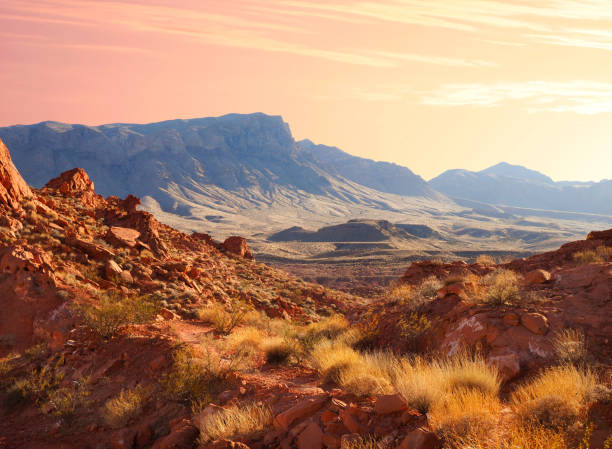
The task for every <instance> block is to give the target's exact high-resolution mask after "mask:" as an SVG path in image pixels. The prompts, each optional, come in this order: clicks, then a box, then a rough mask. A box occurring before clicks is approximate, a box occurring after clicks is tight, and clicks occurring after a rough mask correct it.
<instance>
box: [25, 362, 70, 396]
mask: <svg viewBox="0 0 612 449" xmlns="http://www.w3.org/2000/svg"><path fill="white" fill-rule="evenodd" d="M63 378H64V375H63V374H62V373H60V372H58V371H56V370H55V369H54V368H52V367H50V366H44V367H42V368H41V369H39V370H32V371H31V372H30V374H29V375H28V376H26V377H24V378H21V379H18V380H16V381H15V384H14V389H15V390H17V391H19V392H20V394H21V396H22V397H23V398H27V399H30V400H32V401H34V402H35V403H36V404H37V405H42V404H43V403H44V402H45V401H46V400H47V398H48V397H49V395H50V394H51V393H52V392H53V391H54V390H55V389H57V388H58V386H59V384H60V382H61V381H62V380H63Z"/></svg>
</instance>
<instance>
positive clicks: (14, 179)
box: [0, 140, 32, 208]
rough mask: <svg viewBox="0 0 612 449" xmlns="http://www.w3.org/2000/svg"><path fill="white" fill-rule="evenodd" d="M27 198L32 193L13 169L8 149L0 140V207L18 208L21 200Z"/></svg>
mask: <svg viewBox="0 0 612 449" xmlns="http://www.w3.org/2000/svg"><path fill="white" fill-rule="evenodd" d="M28 196H32V192H31V191H30V188H29V187H28V185H27V184H26V182H25V181H24V179H23V178H22V177H21V175H20V174H19V172H18V171H17V169H16V168H15V165H14V164H13V161H12V160H11V155H10V154H9V151H8V148H7V147H6V145H4V142H2V140H0V207H9V208H15V207H18V205H19V202H20V201H21V199H22V198H24V197H28Z"/></svg>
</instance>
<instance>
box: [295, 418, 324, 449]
mask: <svg viewBox="0 0 612 449" xmlns="http://www.w3.org/2000/svg"><path fill="white" fill-rule="evenodd" d="M297 447H298V449H322V448H323V432H322V431H321V428H320V427H319V425H318V424H317V423H314V422H313V423H310V424H309V425H308V426H307V427H306V428H305V429H304V430H303V431H302V433H300V434H299V436H298V438H297Z"/></svg>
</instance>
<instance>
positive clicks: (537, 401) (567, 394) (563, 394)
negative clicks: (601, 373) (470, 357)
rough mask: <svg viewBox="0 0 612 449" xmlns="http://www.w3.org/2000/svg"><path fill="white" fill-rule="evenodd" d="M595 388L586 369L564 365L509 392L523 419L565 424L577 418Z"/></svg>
mask: <svg viewBox="0 0 612 449" xmlns="http://www.w3.org/2000/svg"><path fill="white" fill-rule="evenodd" d="M598 389H599V386H598V382H597V378H596V377H595V375H594V374H593V373H592V372H591V371H589V370H583V369H579V368H576V367H575V366H573V365H564V366H558V367H554V368H550V369H548V370H546V371H544V372H542V373H541V374H540V375H539V376H537V377H536V378H535V379H533V380H532V381H531V382H530V383H528V384H525V385H521V386H520V387H518V388H517V390H516V391H515V392H514V393H513V395H512V403H513V404H514V406H515V407H516V410H517V413H518V414H519V416H520V417H521V418H522V419H523V420H524V421H525V422H527V423H534V424H540V425H544V426H546V427H550V428H568V427H570V426H572V425H574V424H575V423H577V422H579V421H580V418H581V415H582V413H583V412H584V409H585V407H586V404H587V403H588V402H589V401H591V400H592V399H593V398H594V397H595V396H596V394H597V391H598Z"/></svg>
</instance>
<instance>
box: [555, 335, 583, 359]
mask: <svg viewBox="0 0 612 449" xmlns="http://www.w3.org/2000/svg"><path fill="white" fill-rule="evenodd" d="M553 348H554V350H555V354H556V355H557V357H558V358H559V360H560V361H562V362H567V363H574V364H577V363H581V362H583V361H584V360H585V358H586V355H587V350H586V342H585V337H584V332H582V331H581V330H577V329H563V330H561V331H559V332H557V333H555V335H554V337H553Z"/></svg>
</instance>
